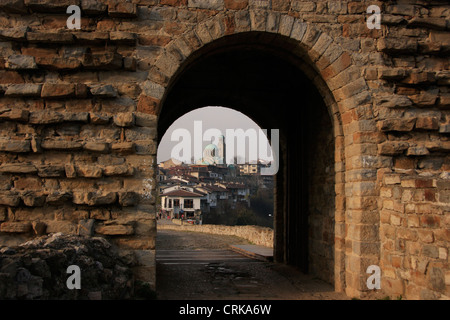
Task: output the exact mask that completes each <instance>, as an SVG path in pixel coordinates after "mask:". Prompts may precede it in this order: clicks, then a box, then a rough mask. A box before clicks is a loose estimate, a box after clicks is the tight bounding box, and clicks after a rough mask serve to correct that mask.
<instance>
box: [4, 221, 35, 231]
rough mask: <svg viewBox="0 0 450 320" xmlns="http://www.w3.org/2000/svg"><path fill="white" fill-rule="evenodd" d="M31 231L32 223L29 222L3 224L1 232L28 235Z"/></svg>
mask: <svg viewBox="0 0 450 320" xmlns="http://www.w3.org/2000/svg"><path fill="white" fill-rule="evenodd" d="M30 230H31V223H29V222H16V221H12V222H3V223H2V224H1V225H0V231H1V232H10V233H27V232H30Z"/></svg>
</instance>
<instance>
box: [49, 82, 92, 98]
mask: <svg viewBox="0 0 450 320" xmlns="http://www.w3.org/2000/svg"><path fill="white" fill-rule="evenodd" d="M86 94H87V87H86V85H84V84H73V83H45V84H44V85H43V86H42V93H41V97H42V98H47V99H48V98H56V99H63V98H73V97H85V96H86Z"/></svg>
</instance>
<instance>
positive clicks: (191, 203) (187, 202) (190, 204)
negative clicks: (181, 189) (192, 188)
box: [184, 199, 194, 209]
mask: <svg viewBox="0 0 450 320" xmlns="http://www.w3.org/2000/svg"><path fill="white" fill-rule="evenodd" d="M184 207H185V208H186V209H193V208H194V200H192V199H184Z"/></svg>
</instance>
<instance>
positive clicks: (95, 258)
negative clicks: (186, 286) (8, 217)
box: [0, 225, 154, 300]
mask: <svg viewBox="0 0 450 320" xmlns="http://www.w3.org/2000/svg"><path fill="white" fill-rule="evenodd" d="M30 227H31V225H30ZM138 264H139V262H138V260H137V258H136V257H134V256H133V255H130V254H129V253H120V252H119V251H118V250H117V248H115V247H114V246H113V245H111V243H109V242H108V241H107V240H106V239H104V238H100V237H86V236H74V235H64V234H62V233H55V234H52V235H48V236H42V237H39V238H36V239H34V240H30V241H28V242H25V243H22V244H20V245H19V246H14V247H5V246H0V270H1V273H0V279H1V281H0V299H2V300H5V299H6V300H11V299H14V300H15V299H26V300H42V299H46V300H47V299H50V300H102V299H104V300H119V299H120V300H124V299H137V298H147V299H148V298H154V296H152V295H151V291H150V290H148V289H147V291H144V290H142V289H144V288H145V286H143V285H142V283H140V282H139V281H136V279H135V277H134V276H133V272H132V268H133V267H135V266H137V265H138ZM70 265H76V266H78V267H79V268H80V272H81V275H80V276H81V289H80V290H75V289H74V290H69V289H68V288H67V285H66V281H67V280H68V278H69V276H70V275H71V274H70V273H67V272H66V270H67V267H68V266H70ZM142 293H144V295H142Z"/></svg>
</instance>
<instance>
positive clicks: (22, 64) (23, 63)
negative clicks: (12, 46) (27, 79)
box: [5, 54, 38, 70]
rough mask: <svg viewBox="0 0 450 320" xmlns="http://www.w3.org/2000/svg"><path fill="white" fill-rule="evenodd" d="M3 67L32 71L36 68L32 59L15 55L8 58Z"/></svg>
mask: <svg viewBox="0 0 450 320" xmlns="http://www.w3.org/2000/svg"><path fill="white" fill-rule="evenodd" d="M5 67H6V68H7V69H12V70H34V69H37V67H38V66H37V64H36V61H35V60H34V57H32V56H25V55H18V54H15V55H11V56H9V57H8V59H7V60H6V64H5Z"/></svg>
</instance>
